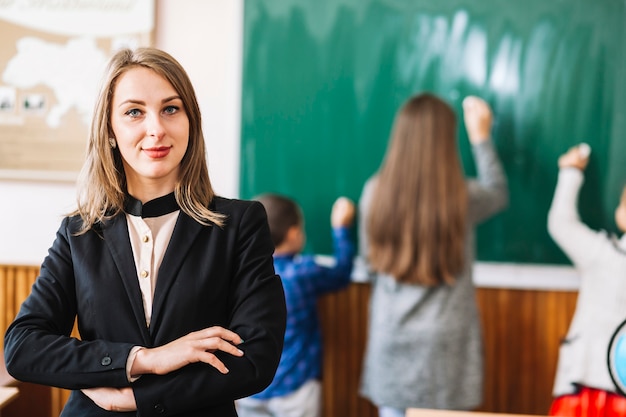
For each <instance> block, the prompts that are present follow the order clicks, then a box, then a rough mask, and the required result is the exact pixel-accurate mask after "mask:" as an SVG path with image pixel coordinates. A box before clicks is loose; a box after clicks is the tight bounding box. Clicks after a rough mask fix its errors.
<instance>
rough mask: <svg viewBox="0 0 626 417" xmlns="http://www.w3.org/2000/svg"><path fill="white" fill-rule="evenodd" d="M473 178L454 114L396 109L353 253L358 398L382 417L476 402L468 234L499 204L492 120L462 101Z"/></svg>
mask: <svg viewBox="0 0 626 417" xmlns="http://www.w3.org/2000/svg"><path fill="white" fill-rule="evenodd" d="M463 104H464V113H465V125H466V128H467V133H468V135H469V139H470V142H471V144H472V150H473V153H474V158H475V162H476V167H477V171H478V179H477V180H472V181H466V180H465V178H464V176H463V170H462V167H461V163H460V160H459V155H458V148H457V143H456V122H455V115H454V112H453V111H452V109H451V108H450V107H449V106H448V105H447V104H446V103H445V102H443V101H442V100H441V99H439V98H437V97H436V96H434V95H431V94H420V95H416V96H414V97H412V98H411V99H410V100H408V101H407V102H406V103H405V104H404V105H403V106H402V108H401V109H400V111H399V112H398V114H397V116H396V119H395V122H394V126H393V131H392V134H391V139H390V142H389V146H388V149H387V153H386V155H385V158H384V160H383V163H382V165H381V167H380V170H379V172H378V173H377V174H376V175H374V176H373V177H372V178H370V179H369V180H368V181H367V183H366V184H365V186H364V188H363V192H362V194H361V199H360V203H359V208H360V217H359V218H360V222H359V233H360V235H359V236H360V248H359V250H360V255H361V256H362V257H363V258H364V259H366V260H367V264H369V268H370V269H371V271H372V272H373V274H371V275H372V278H373V287H372V293H371V300H370V311H369V314H370V317H369V331H368V339H367V347H366V353H365V359H364V370H363V375H362V381H361V393H362V394H363V395H364V396H365V397H367V398H369V399H370V400H371V401H372V402H373V403H374V404H376V405H377V406H378V407H379V415H380V417H386V416H404V413H405V410H406V409H407V408H410V407H420V408H442V409H466V410H470V409H473V408H475V407H477V406H478V405H480V403H481V401H482V377H483V369H482V340H481V330H480V323H479V317H478V312H477V306H476V300H475V294H474V286H473V283H472V276H471V271H472V262H473V261H474V236H473V227H474V225H476V224H477V223H478V222H480V221H482V220H484V219H486V218H488V217H490V216H492V215H493V214H495V213H497V212H498V211H500V210H502V209H503V208H504V207H505V206H506V204H507V202H508V189H507V184H506V179H505V176H504V173H503V170H502V167H501V165H500V162H499V160H498V157H497V154H496V152H495V149H494V147H493V144H492V142H491V140H490V139H489V138H490V130H491V122H492V114H491V110H490V109H489V106H488V105H487V104H486V103H485V102H484V101H483V100H481V99H478V98H477V97H468V98H466V99H465V100H464V103H463Z"/></svg>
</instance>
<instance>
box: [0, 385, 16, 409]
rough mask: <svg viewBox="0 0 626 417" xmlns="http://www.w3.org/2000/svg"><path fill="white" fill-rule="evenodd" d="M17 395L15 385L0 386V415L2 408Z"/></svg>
mask: <svg viewBox="0 0 626 417" xmlns="http://www.w3.org/2000/svg"><path fill="white" fill-rule="evenodd" d="M18 395H19V389H18V388H17V387H0V416H2V409H3V408H4V407H5V406H6V405H7V404H9V403H10V402H11V401H13V400H14V399H15V398H17V396H18Z"/></svg>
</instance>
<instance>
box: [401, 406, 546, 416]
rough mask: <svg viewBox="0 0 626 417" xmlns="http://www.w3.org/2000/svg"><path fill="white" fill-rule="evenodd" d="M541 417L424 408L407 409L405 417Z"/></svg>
mask: <svg viewBox="0 0 626 417" xmlns="http://www.w3.org/2000/svg"><path fill="white" fill-rule="evenodd" d="M505 416H506V417H541V416H537V415H530V414H500V413H482V412H474V411H448V410H429V409H426V408H409V409H408V410H407V411H406V417H505Z"/></svg>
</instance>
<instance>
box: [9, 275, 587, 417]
mask: <svg viewBox="0 0 626 417" xmlns="http://www.w3.org/2000/svg"><path fill="white" fill-rule="evenodd" d="M37 274H38V267H31V266H11V265H0V329H2V331H3V332H4V330H6V328H7V327H8V325H9V324H10V322H11V321H12V320H13V318H14V317H15V314H16V313H17V311H18V309H19V306H20V304H21V302H22V301H23V299H24V298H25V297H26V296H27V295H28V293H29V292H30V287H31V286H32V283H33V282H34V280H35V279H36V277H37ZM369 295H370V287H369V285H368V284H357V283H354V284H351V285H350V286H349V287H348V288H347V289H345V290H343V291H340V292H337V293H333V294H329V295H326V296H324V297H322V298H321V299H320V300H319V307H320V321H321V325H322V330H323V336H324V365H323V372H324V374H323V396H324V404H323V415H324V416H325V417H377V415H378V413H377V411H376V408H375V407H374V406H373V405H372V404H371V403H370V402H369V401H367V400H366V399H364V398H362V397H360V396H359V394H358V387H359V377H360V372H361V365H362V363H361V362H362V358H363V352H364V348H365V340H366V331H367V309H368V302H369ZM576 298H577V293H576V292H564V291H532V290H512V289H498V288H495V289H491V288H479V289H478V290H477V300H478V305H479V308H480V313H481V318H482V325H483V333H484V335H483V336H484V340H485V395H484V402H483V405H482V406H481V407H480V410H481V411H486V412H498V413H515V414H545V413H546V412H547V411H548V408H549V406H550V402H551V391H552V382H553V379H554V372H555V369H556V361H557V357H558V347H559V343H560V340H561V339H562V338H563V337H564V336H565V333H566V331H567V327H568V325H569V321H570V320H571V317H572V314H573V312H574V308H575V305H576ZM68 395H69V391H67V390H62V389H57V388H48V387H43V386H39V385H35V384H21V385H20V396H19V397H18V399H17V400H16V401H14V402H13V403H12V404H10V405H9V406H8V407H7V408H6V409H5V410H3V417H23V416H26V415H28V416H31V415H32V416H35V415H36V416H37V417H56V416H58V415H59V413H60V411H61V409H62V408H63V404H65V401H67V397H68ZM33 406H36V407H37V408H38V409H37V411H36V412H35V411H33V410H32V409H28V408H27V407H33Z"/></svg>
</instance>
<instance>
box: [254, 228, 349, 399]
mask: <svg viewBox="0 0 626 417" xmlns="http://www.w3.org/2000/svg"><path fill="white" fill-rule="evenodd" d="M332 234H333V247H334V259H335V261H336V262H335V264H334V265H333V266H326V265H321V264H320V263H318V262H316V261H315V257H314V256H311V255H279V256H274V267H275V269H276V273H277V274H278V275H280V277H281V279H282V282H283V288H284V290H285V299H286V301H287V328H286V330H285V344H284V347H283V353H282V356H281V358H280V364H279V365H278V370H277V371H276V375H275V376H274V380H273V381H272V383H271V384H270V385H269V386H268V387H267V388H266V389H265V390H264V391H262V392H260V393H258V394H255V395H253V396H252V398H256V399H269V398H274V397H280V396H284V395H286V394H289V393H291V392H293V391H295V390H297V389H298V388H300V387H301V386H302V385H303V384H304V383H305V382H307V381H309V380H311V379H314V378H320V377H321V369H322V336H321V330H320V324H319V320H318V312H317V298H318V296H319V295H322V294H324V293H327V292H331V291H336V290H339V289H341V288H344V287H346V286H347V285H348V284H349V283H350V274H351V273H352V261H353V257H354V255H355V247H354V243H353V241H352V239H351V237H350V230H349V229H348V228H343V227H342V228H334V229H333V233H332Z"/></svg>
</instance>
